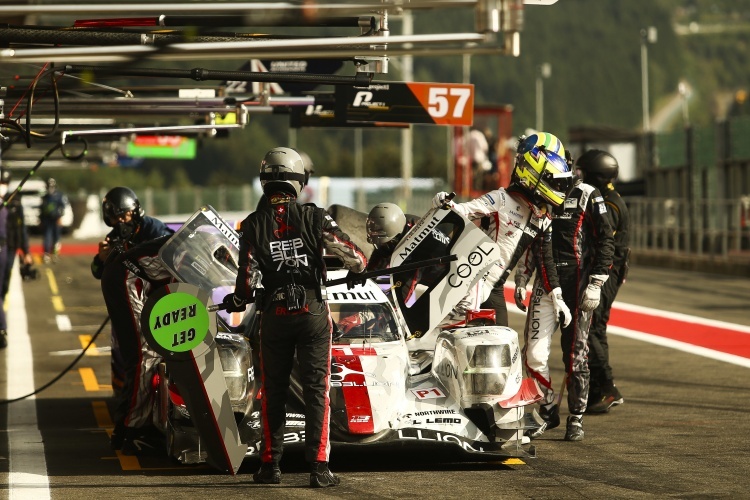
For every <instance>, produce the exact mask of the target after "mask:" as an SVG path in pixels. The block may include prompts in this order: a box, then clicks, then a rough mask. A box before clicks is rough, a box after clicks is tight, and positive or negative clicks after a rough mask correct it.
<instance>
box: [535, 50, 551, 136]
mask: <svg viewBox="0 0 750 500" xmlns="http://www.w3.org/2000/svg"><path fill="white" fill-rule="evenodd" d="M550 76H552V65H551V64H550V63H542V64H540V65H539V66H537V72H536V129H537V130H538V131H541V130H542V129H543V128H544V80H543V79H544V78H549V77H550Z"/></svg>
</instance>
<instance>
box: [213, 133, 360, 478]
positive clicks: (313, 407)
mask: <svg viewBox="0 0 750 500" xmlns="http://www.w3.org/2000/svg"><path fill="white" fill-rule="evenodd" d="M260 181H261V185H262V186H263V193H264V196H263V198H262V199H261V202H260V203H259V204H258V207H257V209H256V211H255V212H253V213H252V214H250V215H249V216H248V217H247V218H246V219H245V220H244V221H243V222H242V225H241V227H240V235H241V237H240V255H239V273H238V275H237V282H236V288H235V292H234V293H233V294H229V295H227V296H226V297H225V298H224V306H225V307H226V309H227V310H229V311H242V310H244V309H245V306H246V304H247V303H249V302H252V301H254V300H256V297H255V284H256V283H257V282H258V281H259V276H260V282H261V283H262V285H263V290H264V296H263V297H262V299H259V300H261V302H260V303H259V304H258V306H259V307H260V308H261V309H262V311H263V314H262V319H261V326H260V339H261V368H262V373H263V377H262V394H263V397H262V406H261V412H262V419H263V425H262V448H261V461H262V464H261V467H260V469H259V470H258V472H257V473H255V474H254V475H253V480H254V481H255V482H256V483H264V484H276V483H279V482H281V470H280V468H279V461H280V460H281V455H282V451H283V443H284V428H285V425H286V399H287V391H288V390H289V382H290V380H289V379H290V374H291V371H292V364H293V361H294V357H295V352H296V354H297V362H298V364H299V373H300V382H301V383H302V387H303V398H304V403H305V414H306V419H305V458H306V460H307V461H308V462H310V464H311V474H310V486H313V487H325V486H336V485H337V484H339V478H338V477H337V476H336V475H334V474H333V473H332V472H331V471H330V470H329V469H328V455H329V451H330V442H329V439H328V433H329V421H330V406H329V396H328V391H329V388H330V375H331V372H330V356H331V334H332V323H331V319H330V312H329V310H328V305H327V304H326V302H325V301H324V300H323V298H322V296H321V290H320V285H321V282H322V281H323V280H325V274H326V268H325V263H324V261H323V258H322V254H323V249H325V250H326V251H327V252H329V253H331V254H333V255H336V256H338V257H339V258H340V259H341V260H342V262H343V263H344V266H346V267H347V268H348V269H349V270H350V275H349V276H348V277H349V279H350V282H351V283H352V284H353V283H356V282H361V279H360V280H358V279H357V278H358V275H357V273H360V272H362V271H363V270H364V269H365V267H366V265H367V260H366V258H365V256H364V254H363V253H362V251H361V250H360V249H359V248H358V247H357V246H356V245H355V244H354V243H353V242H352V241H351V240H350V239H349V236H348V235H347V234H345V233H344V232H343V231H342V230H341V229H340V228H339V227H338V225H337V224H336V222H335V221H334V220H333V218H332V217H331V216H330V215H329V214H328V212H326V211H325V210H324V209H322V208H318V207H316V206H315V205H313V204H309V205H300V204H298V203H297V202H296V200H297V196H299V194H300V191H301V189H302V186H303V185H304V182H305V173H304V164H303V160H302V158H301V157H300V155H299V153H297V151H295V150H294V149H291V148H283V147H282V148H275V149H272V150H271V151H269V152H268V153H266V156H265V157H264V158H263V161H262V163H261V165H260Z"/></svg>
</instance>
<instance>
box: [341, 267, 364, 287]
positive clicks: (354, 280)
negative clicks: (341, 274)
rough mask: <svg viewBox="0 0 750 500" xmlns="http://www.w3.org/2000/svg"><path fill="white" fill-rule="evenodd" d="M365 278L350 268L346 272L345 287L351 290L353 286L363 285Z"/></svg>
mask: <svg viewBox="0 0 750 500" xmlns="http://www.w3.org/2000/svg"><path fill="white" fill-rule="evenodd" d="M366 281H367V278H363V277H362V273H355V272H354V271H352V270H351V269H350V270H349V272H348V273H346V288H347V289H348V290H351V289H352V288H354V287H355V286H364V284H365V282H366Z"/></svg>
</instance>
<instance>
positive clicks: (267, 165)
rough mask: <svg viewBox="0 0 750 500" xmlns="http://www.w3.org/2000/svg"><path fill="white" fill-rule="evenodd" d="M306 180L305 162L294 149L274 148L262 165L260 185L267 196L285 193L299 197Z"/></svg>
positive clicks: (267, 154) (265, 157)
mask: <svg viewBox="0 0 750 500" xmlns="http://www.w3.org/2000/svg"><path fill="white" fill-rule="evenodd" d="M306 180H307V179H306V175H305V165H304V160H303V159H302V156H300V154H299V153H298V152H297V151H295V150H294V149H292V148H273V149H272V150H271V151H269V152H268V153H266V156H264V157H263V161H262V162H261V163H260V185H261V186H262V187H263V192H264V193H265V194H271V193H275V192H277V191H284V192H286V193H289V194H292V195H294V196H299V194H300V192H301V191H302V188H303V187H304V186H305V182H306Z"/></svg>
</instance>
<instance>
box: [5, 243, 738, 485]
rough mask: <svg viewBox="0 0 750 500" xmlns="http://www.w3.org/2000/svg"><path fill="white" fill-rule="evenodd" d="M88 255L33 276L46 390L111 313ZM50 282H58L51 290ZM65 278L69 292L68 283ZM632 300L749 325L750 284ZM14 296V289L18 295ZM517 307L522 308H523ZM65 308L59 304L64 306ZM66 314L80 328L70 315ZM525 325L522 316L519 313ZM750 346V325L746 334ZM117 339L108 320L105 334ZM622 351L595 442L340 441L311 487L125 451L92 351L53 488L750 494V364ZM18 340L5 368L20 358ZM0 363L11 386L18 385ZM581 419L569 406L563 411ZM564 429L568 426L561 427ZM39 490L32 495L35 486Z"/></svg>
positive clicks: (615, 351) (75, 391) (26, 289)
mask: <svg viewBox="0 0 750 500" xmlns="http://www.w3.org/2000/svg"><path fill="white" fill-rule="evenodd" d="M89 262H90V256H63V257H62V258H61V259H60V261H59V262H58V263H56V264H49V265H39V269H40V271H41V277H40V279H39V280H37V281H33V282H25V283H24V284H23V296H24V299H25V308H26V312H27V315H28V329H29V334H30V337H31V343H32V349H33V354H34V377H35V383H34V385H35V387H39V386H40V385H42V384H43V383H45V382H47V381H48V380H50V379H52V378H53V377H54V376H55V375H57V374H58V373H59V372H60V371H61V370H62V369H64V368H65V367H66V366H67V365H68V364H69V363H70V362H71V361H72V360H73V357H74V356H73V354H71V353H70V352H66V351H74V350H76V349H78V350H79V349H80V348H81V342H84V341H86V337H85V336H91V335H93V334H94V333H95V331H96V330H97V329H98V328H99V326H100V324H101V323H102V320H103V319H104V318H105V316H106V310H105V308H104V305H103V303H102V300H101V292H100V289H99V283H98V282H97V281H96V280H94V279H93V278H92V277H91V274H90V272H89V268H88V265H89ZM51 285H52V286H51ZM55 288H56V290H55ZM618 299H619V300H620V301H622V302H626V303H631V304H636V305H641V306H648V307H653V308H659V309H665V310H669V311H673V312H679V313H684V314H691V315H695V316H700V317H704V318H710V319H715V320H722V321H729V322H734V323H738V324H743V325H750V313H749V312H748V306H750V282H748V280H747V279H746V278H739V277H738V278H732V277H726V276H713V275H705V274H693V273H685V272H678V271H668V270H661V269H653V268H645V267H636V268H634V269H632V271H631V275H630V279H629V281H628V283H626V285H625V286H624V287H623V289H622V290H621V295H620V296H619V297H618ZM9 302H10V304H9V307H13V297H9ZM510 307H512V306H510ZM56 308H57V310H56ZM57 315H67V317H68V318H69V319H70V324H71V329H70V330H69V331H61V330H60V326H62V327H63V328H65V322H64V321H63V322H62V323H58V321H57V320H56V316H57ZM511 326H512V327H514V328H516V329H517V330H518V331H522V316H520V315H517V314H511ZM558 339H559V337H558V336H556V337H555V339H554V341H553V354H552V359H551V362H552V366H553V378H554V380H555V385H556V386H557V385H558V384H559V383H560V380H561V377H562V374H563V370H562V363H561V359H560V358H561V355H560V348H559V340H558ZM748 342H750V335H749V336H748ZM96 345H97V347H99V348H106V347H107V346H108V345H109V327H108V326H107V328H106V329H105V332H104V333H103V334H102V335H101V336H100V337H99V339H98V340H97V342H96ZM610 346H611V347H610V348H611V360H612V365H613V367H614V369H615V375H616V380H617V383H618V386H619V387H620V389H621V390H622V393H623V395H624V397H625V404H624V405H622V406H619V407H616V408H614V409H613V410H612V411H611V412H610V413H609V414H607V415H602V416H594V415H591V416H588V415H587V416H586V417H585V419H584V427H585V431H586V437H585V440H584V441H583V442H581V443H568V442H565V441H564V440H563V435H564V429H563V428H558V429H554V430H551V431H548V432H547V433H546V434H545V435H544V436H543V437H542V438H540V439H538V440H536V441H535V444H536V449H537V455H538V456H537V458H535V459H527V460H524V461H523V463H517V462H511V463H509V464H504V463H502V462H500V461H497V460H495V461H477V460H476V459H459V458H457V457H456V456H455V454H454V453H452V452H450V451H444V450H433V449H426V450H420V451H410V450H407V449H400V450H398V451H395V452H377V453H371V452H368V451H366V450H364V451H361V452H358V453H351V452H348V451H346V452H344V451H337V449H336V448H334V449H333V452H332V455H331V468H332V469H333V470H334V471H335V472H337V473H339V474H340V475H341V478H342V484H341V486H339V487H337V488H329V489H327V490H323V491H321V490H312V489H309V488H307V477H308V476H307V473H306V468H305V465H304V463H303V461H302V457H301V455H300V454H299V453H294V452H288V453H287V455H286V456H285V457H284V461H283V462H282V469H283V471H284V475H283V483H282V484H281V485H279V486H259V485H254V484H252V479H251V474H252V472H253V471H254V470H255V468H256V467H257V461H256V460H251V459H246V460H245V462H244V463H243V465H242V467H241V469H240V471H239V473H238V475H237V476H236V477H231V476H227V475H223V474H221V473H219V472H216V471H214V470H212V469H211V468H209V467H207V466H179V465H177V464H175V463H174V462H172V461H170V460H169V459H167V458H155V457H151V458H145V457H144V458H138V459H135V458H132V457H122V456H119V455H117V454H116V453H115V452H113V451H111V450H110V449H109V446H108V437H107V433H106V430H105V429H106V427H107V426H109V425H111V422H110V417H109V415H110V414H109V411H108V408H107V403H106V402H107V399H108V396H109V395H110V388H109V387H108V384H109V354H108V353H107V352H101V353H99V354H98V355H87V356H85V357H84V358H83V359H82V360H81V361H80V362H79V363H78V365H77V366H76V367H75V368H74V369H73V370H71V371H70V372H69V373H68V374H66V375H65V376H64V377H63V378H62V379H61V380H60V381H58V382H57V383H56V384H54V385H53V386H52V387H50V388H49V389H47V390H45V391H44V392H42V393H41V394H39V395H38V397H37V401H36V407H37V418H38V425H39V428H40V430H41V435H42V438H43V445H44V456H45V459H46V469H47V472H46V474H47V476H48V478H49V491H50V495H51V498H53V499H74V498H75V499H78V500H83V499H94V498H97V499H99V498H164V499H169V498H191V497H199V498H222V499H233V498H245V497H251V496H259V495H262V496H264V497H268V498H326V497H345V498H406V497H419V498H428V497H429V498H436V499H439V498H511V499H514V498H539V499H547V498H550V499H553V498H665V497H677V498H688V497H689V498H723V497H731V498H748V497H750V419H748V418H747V415H748V414H749V413H750V388H749V386H750V384H748V375H750V369H749V368H746V367H742V366H737V365H734V364H729V363H725V362H721V361H717V360H713V359H709V358H706V357H702V356H698V355H694V354H689V353H686V352H681V351H677V350H673V349H670V348H667V347H662V346H658V345H654V344H650V343H644V342H641V341H637V340H632V339H630V338H625V337H621V336H614V335H612V336H611V339H610ZM7 352H8V351H7V350H6V351H0V363H3V364H4V366H7V362H8V360H7V359H6V355H7ZM5 372H6V370H0V391H1V392H0V394H3V395H4V394H6V382H7V375H6V373H5ZM566 415H567V409H566V405H565V403H563V411H562V417H563V419H564V418H565V416H566ZM562 427H564V424H563V426H562ZM0 429H2V430H3V431H5V432H4V433H5V436H4V438H2V439H0V481H2V484H4V485H5V488H4V491H2V492H0V497H2V498H6V497H7V496H8V495H10V496H11V497H14V495H19V494H20V495H22V494H24V493H26V494H27V498H34V496H33V495H32V496H28V493H29V491H25V489H24V485H23V483H22V482H21V483H20V484H19V483H18V482H16V483H15V484H14V485H13V491H12V492H11V491H8V480H9V474H8V470H9V462H8V456H9V450H8V437H10V435H11V433H14V432H18V431H19V429H18V427H17V426H16V425H14V426H12V427H11V428H8V422H7V416H6V410H5V409H2V410H0ZM31 491H32V492H33V490H31Z"/></svg>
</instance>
